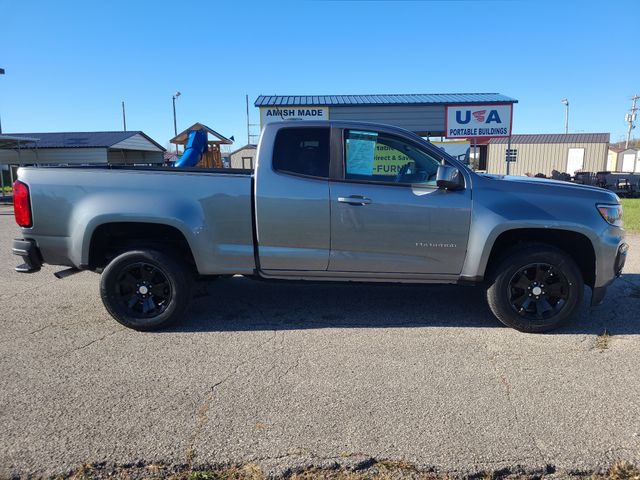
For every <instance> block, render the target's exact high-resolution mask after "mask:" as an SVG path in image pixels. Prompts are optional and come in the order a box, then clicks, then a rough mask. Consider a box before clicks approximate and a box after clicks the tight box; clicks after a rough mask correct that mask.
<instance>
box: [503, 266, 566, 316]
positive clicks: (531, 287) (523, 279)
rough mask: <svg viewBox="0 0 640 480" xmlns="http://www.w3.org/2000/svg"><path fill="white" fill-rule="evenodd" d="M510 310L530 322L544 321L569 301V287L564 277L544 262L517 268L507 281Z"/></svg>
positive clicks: (558, 311)
mask: <svg viewBox="0 0 640 480" xmlns="http://www.w3.org/2000/svg"><path fill="white" fill-rule="evenodd" d="M508 289H509V291H508V295H509V302H510V303H511V307H512V308H513V309H514V310H515V311H516V312H517V313H518V314H519V315H520V316H522V317H524V318H526V319H527V320H529V321H531V322H536V321H538V320H543V321H544V320H547V319H549V318H550V317H553V316H554V315H557V314H558V313H560V311H561V310H562V309H563V308H564V307H565V305H566V304H567V300H568V299H569V289H570V285H569V282H568V280H567V278H566V277H565V276H564V274H563V273H562V272H561V271H560V270H558V269H556V268H554V267H553V265H549V264H548V263H532V264H530V265H526V266H524V267H523V268H521V269H519V270H518V271H517V272H516V273H515V274H514V275H513V276H512V277H511V280H510V281H509V285H508Z"/></svg>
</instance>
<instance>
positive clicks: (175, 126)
mask: <svg viewBox="0 0 640 480" xmlns="http://www.w3.org/2000/svg"><path fill="white" fill-rule="evenodd" d="M179 96H180V92H176V94H175V95H174V96H173V97H171V98H172V99H173V136H174V137H177V136H178V124H177V123H176V98H178V97H179ZM177 154H178V144H177V143H176V155H177Z"/></svg>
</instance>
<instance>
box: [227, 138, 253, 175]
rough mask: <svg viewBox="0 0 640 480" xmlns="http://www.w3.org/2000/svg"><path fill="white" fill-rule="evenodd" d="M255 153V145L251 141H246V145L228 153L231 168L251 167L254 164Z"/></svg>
mask: <svg viewBox="0 0 640 480" xmlns="http://www.w3.org/2000/svg"><path fill="white" fill-rule="evenodd" d="M257 154H258V149H257V145H255V144H253V143H248V144H247V145H245V146H243V147H240V148H239V149H237V150H234V151H233V152H231V153H230V154H229V158H230V163H231V168H248V169H253V168H254V167H255V166H256V156H257Z"/></svg>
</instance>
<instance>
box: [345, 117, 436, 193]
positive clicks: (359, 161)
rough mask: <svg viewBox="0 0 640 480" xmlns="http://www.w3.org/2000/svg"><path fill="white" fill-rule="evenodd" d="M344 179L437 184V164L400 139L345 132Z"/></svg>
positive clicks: (361, 132)
mask: <svg viewBox="0 0 640 480" xmlns="http://www.w3.org/2000/svg"><path fill="white" fill-rule="evenodd" d="M344 147H345V150H344V152H345V179H347V180H360V181H369V182H384V183H397V184H424V185H434V186H435V184H436V173H437V171H438V165H439V164H440V162H439V161H438V160H437V159H436V158H434V157H432V156H431V155H429V154H428V153H426V152H424V151H423V150H421V149H419V148H417V147H416V146H414V145H413V144H411V143H408V142H406V141H405V140H403V139H400V138H398V137H394V136H392V135H387V134H384V133H378V132H370V131H363V130H348V131H346V132H345V146H344Z"/></svg>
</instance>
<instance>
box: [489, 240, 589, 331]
mask: <svg viewBox="0 0 640 480" xmlns="http://www.w3.org/2000/svg"><path fill="white" fill-rule="evenodd" d="M490 282H491V285H490V286H489V289H488V290H487V302H488V303H489V308H491V311H492V312H493V314H494V315H495V316H496V318H497V319H498V320H500V322H502V323H503V324H505V325H506V326H508V327H512V328H515V329H516V330H519V331H521V332H529V333H540V332H548V331H551V330H554V329H556V328H558V327H560V326H561V325H563V324H564V323H565V322H567V321H568V320H569V319H570V318H571V317H572V316H573V315H574V314H575V313H576V311H577V310H578V308H579V307H580V305H581V303H582V296H583V293H584V280H583V278H582V274H581V272H580V269H579V268H578V266H577V265H576V263H575V262H574V261H573V259H572V258H571V257H570V256H569V255H567V254H566V253H564V252H563V251H561V250H559V249H557V248H554V247H552V246H549V245H542V244H539V245H528V246H523V247H519V248H516V249H513V250H511V251H509V252H508V253H507V254H506V255H505V256H504V257H503V258H502V260H501V261H500V262H499V264H498V266H497V268H495V269H494V270H493V274H492V275H491V276H490Z"/></svg>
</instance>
